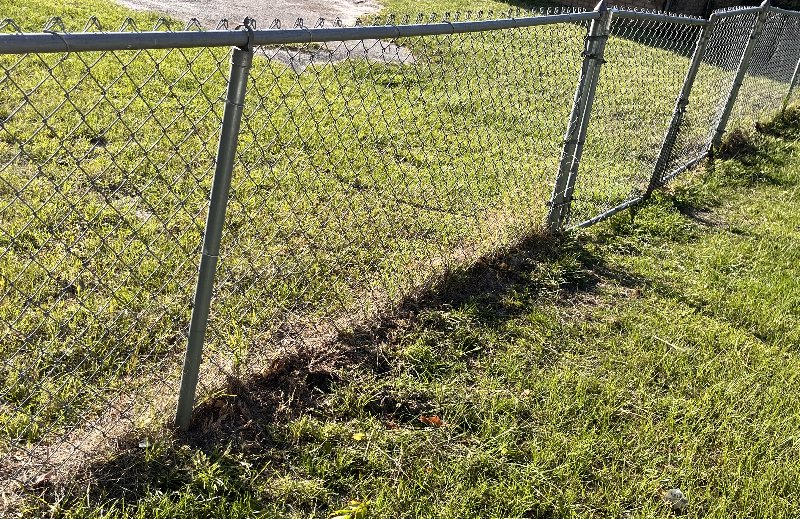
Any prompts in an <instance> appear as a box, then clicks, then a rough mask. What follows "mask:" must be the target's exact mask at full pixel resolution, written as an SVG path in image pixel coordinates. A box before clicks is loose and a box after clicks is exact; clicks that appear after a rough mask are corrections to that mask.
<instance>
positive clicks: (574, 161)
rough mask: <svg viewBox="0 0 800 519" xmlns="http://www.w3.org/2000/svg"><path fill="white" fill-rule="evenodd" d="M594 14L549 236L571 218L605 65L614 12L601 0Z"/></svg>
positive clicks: (550, 216)
mask: <svg viewBox="0 0 800 519" xmlns="http://www.w3.org/2000/svg"><path fill="white" fill-rule="evenodd" d="M594 11H595V12H596V13H598V16H597V18H595V19H593V20H592V23H591V25H590V26H589V30H588V32H587V34H586V40H585V44H584V50H583V63H582V65H581V72H580V76H579V78H578V85H577V88H576V89H575V97H574V98H573V102H572V111H571V112H570V115H569V121H568V122H567V131H566V134H565V135H564V148H563V150H562V152H561V160H560V161H559V167H558V173H557V175H556V180H555V185H554V187H553V193H552V195H551V197H550V201H549V202H548V206H549V211H548V214H547V221H546V232H547V233H548V234H556V233H558V232H560V231H561V230H562V229H563V227H564V224H565V223H566V221H567V218H568V215H569V211H570V207H571V205H572V192H573V190H574V188H575V180H576V178H577V174H578V165H579V164H580V159H581V155H582V153H583V145H584V143H585V142H586V129H587V127H588V125H589V116H590V115H591V111H592V104H593V102H594V95H595V91H596V89H597V82H598V79H599V77H600V68H601V66H602V64H603V62H604V60H603V56H604V53H605V45H606V41H607V40H608V35H609V33H610V29H611V11H609V10H608V7H607V6H606V1H605V0H601V1H600V3H598V4H597V6H596V7H595V8H594Z"/></svg>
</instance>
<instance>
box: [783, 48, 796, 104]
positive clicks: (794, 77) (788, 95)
mask: <svg viewBox="0 0 800 519" xmlns="http://www.w3.org/2000/svg"><path fill="white" fill-rule="evenodd" d="M798 72H800V58H798V59H797V65H795V66H794V73H793V74H792V81H791V82H790V83H789V91H788V92H786V97H785V98H784V99H783V106H781V113H783V112H785V111H786V107H787V106H789V99H790V98H791V97H792V90H794V86H795V85H796V84H797V73H798Z"/></svg>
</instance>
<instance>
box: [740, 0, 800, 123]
mask: <svg viewBox="0 0 800 519" xmlns="http://www.w3.org/2000/svg"><path fill="white" fill-rule="evenodd" d="M798 56H800V18H798V17H797V16H791V15H786V14H784V13H774V12H772V13H769V14H768V15H767V18H766V20H765V22H764V29H763V31H762V32H761V35H760V36H759V38H758V41H757V43H756V47H755V51H754V53H753V58H752V60H751V61H750V66H749V67H748V69H747V75H746V76H745V79H744V82H743V83H742V88H741V89H740V91H739V95H738V96H737V97H736V103H735V104H734V106H733V112H732V114H731V121H730V125H731V127H746V126H748V125H750V126H751V125H752V124H754V123H755V122H758V120H759V119H765V118H769V117H771V116H773V115H774V114H775V112H776V111H778V110H780V109H781V107H782V106H783V101H784V99H785V97H786V95H787V93H788V91H789V84H790V83H791V81H792V75H793V74H794V70H795V67H796V65H797V58H798Z"/></svg>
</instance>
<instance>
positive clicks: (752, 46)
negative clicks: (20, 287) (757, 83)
mask: <svg viewBox="0 0 800 519" xmlns="http://www.w3.org/2000/svg"><path fill="white" fill-rule="evenodd" d="M767 13H769V0H764V2H763V3H762V4H761V11H759V12H758V15H756V20H755V22H754V23H753V30H752V31H751V32H750V39H749V40H748V41H747V46H746V47H745V49H744V54H742V59H741V61H740V62H739V69H738V70H737V71H736V76H735V77H734V80H733V84H732V85H731V91H730V93H729V94H728V99H727V100H726V101H725V107H724V108H723V110H722V115H721V116H720V118H719V123H718V124H717V128H716V130H714V136H713V137H712V138H711V147H712V148H717V147H719V145H720V143H721V142H722V135H723V134H724V133H725V127H726V126H728V119H730V117H731V112H732V111H733V105H734V103H735V102H736V96H737V95H738V94H739V89H740V88H741V87H742V83H743V82H744V76H745V75H746V74H747V69H748V68H749V67H750V59H751V58H752V57H753V52H754V51H755V50H756V44H757V43H758V38H759V37H760V36H761V31H763V30H764V22H765V21H766V19H767Z"/></svg>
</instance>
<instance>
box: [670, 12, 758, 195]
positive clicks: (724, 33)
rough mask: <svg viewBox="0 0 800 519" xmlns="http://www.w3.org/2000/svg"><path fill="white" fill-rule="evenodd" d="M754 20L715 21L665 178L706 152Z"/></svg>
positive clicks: (744, 17) (738, 17)
mask: <svg viewBox="0 0 800 519" xmlns="http://www.w3.org/2000/svg"><path fill="white" fill-rule="evenodd" d="M755 20H756V14H755V13H749V14H744V15H735V16H727V17H725V18H721V19H719V20H716V21H715V23H714V27H713V28H712V31H711V34H710V35H709V40H708V44H707V46H706V49H705V52H704V53H703V55H702V61H701V63H700V68H699V70H698V73H697V77H696V79H695V81H694V85H693V87H692V90H691V92H690V94H689V103H688V106H687V109H686V112H685V113H684V116H683V118H682V119H681V122H680V127H679V130H678V135H677V139H676V141H675V146H674V148H673V150H672V153H671V155H670V161H669V163H668V165H667V167H666V168H665V170H664V174H665V177H666V178H669V177H670V176H672V175H674V174H675V173H676V172H677V171H679V170H681V169H682V168H683V167H684V166H686V165H687V164H689V163H691V162H693V161H694V160H696V159H697V158H698V157H700V156H702V155H703V154H704V153H705V152H706V151H708V149H709V146H710V145H711V138H712V137H713V134H714V129H715V128H716V127H717V124H718V123H719V119H720V116H721V115H722V111H723V108H724V106H725V102H726V101H727V99H728V93H729V92H730V90H731V87H732V85H733V81H734V77H735V76H736V71H737V69H738V68H739V62H740V60H741V58H742V55H743V54H744V50H745V47H746V46H747V41H748V40H749V39H750V31H751V30H752V28H753V24H754V23H755ZM661 180H662V181H663V180H665V179H664V178H662V179H661Z"/></svg>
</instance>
